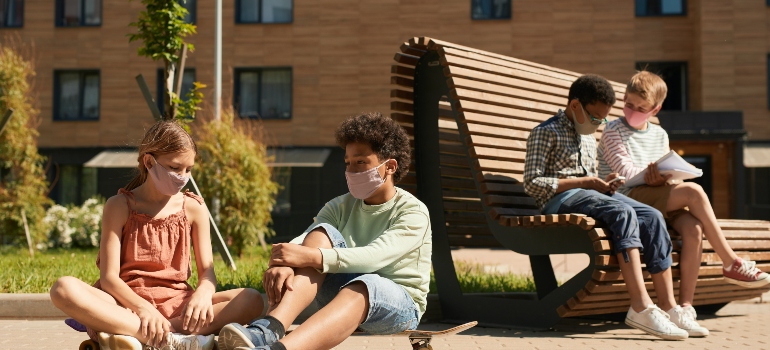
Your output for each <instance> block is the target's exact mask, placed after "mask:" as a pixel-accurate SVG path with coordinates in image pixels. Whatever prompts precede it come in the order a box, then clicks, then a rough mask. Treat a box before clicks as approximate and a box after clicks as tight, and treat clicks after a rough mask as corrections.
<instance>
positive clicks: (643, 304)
mask: <svg viewBox="0 0 770 350" xmlns="http://www.w3.org/2000/svg"><path fill="white" fill-rule="evenodd" d="M626 252H627V253H628V257H629V259H628V260H629V262H626V261H625V260H624V259H623V254H622V253H621V254H618V264H619V265H620V272H621V273H622V274H623V280H624V281H625V282H626V289H628V295H630V296H631V307H632V308H633V309H634V311H636V312H641V311H642V310H644V309H646V308H647V305H650V304H652V299H650V295H649V294H647V288H645V286H644V277H643V276H642V262H641V259H640V257H639V249H638V248H629V249H627V250H626Z"/></svg>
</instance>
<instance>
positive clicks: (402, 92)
mask: <svg viewBox="0 0 770 350" xmlns="http://www.w3.org/2000/svg"><path fill="white" fill-rule="evenodd" d="M401 51H402V52H400V53H397V54H396V56H395V60H396V62H397V64H396V65H394V66H393V67H392V69H391V72H392V77H391V83H392V84H393V85H394V89H393V90H392V91H391V97H392V98H393V100H392V102H391V110H392V114H391V116H392V118H394V119H395V120H397V121H399V122H400V123H401V124H402V125H403V126H404V127H405V128H406V129H407V131H408V132H409V133H410V134H412V135H413V134H414V94H413V85H414V73H415V66H416V65H417V63H418V61H419V59H420V57H422V56H423V55H424V54H425V53H427V52H435V53H436V54H437V55H438V58H439V59H438V62H437V63H436V64H440V65H441V67H442V68H443V72H444V76H445V77H446V79H447V86H448V89H449V90H448V91H449V96H446V97H447V98H446V99H443V100H442V101H441V102H440V103H439V108H440V112H439V129H440V131H439V138H440V140H441V141H440V142H441V144H440V154H441V156H440V167H441V185H442V190H443V199H444V212H445V218H446V222H447V234H448V237H449V240H450V245H453V246H498V245H499V243H498V242H497V241H496V240H495V239H494V237H493V236H492V234H491V232H490V230H489V227H488V225H487V217H486V215H490V216H491V218H492V219H493V220H498V219H499V218H500V217H501V216H531V215H538V214H539V211H538V209H537V207H536V206H535V202H534V199H532V198H531V197H529V196H527V195H526V194H525V193H524V188H523V185H522V181H523V172H524V155H525V151H526V141H527V137H528V136H529V133H530V131H531V130H532V128H533V127H535V126H536V125H538V124H539V123H541V122H543V121H545V120H546V119H548V118H550V117H552V116H553V115H554V114H556V112H557V111H558V110H559V109H563V108H564V106H566V104H567V95H568V92H569V87H570V85H571V84H572V82H573V81H574V80H575V79H577V78H578V77H579V76H580V75H581V74H579V73H575V72H570V71H566V70H562V69H558V68H554V67H549V66H545V65H542V64H537V63H533V62H528V61H524V60H520V59H516V58H512V57H507V56H502V55H498V54H494V53H490V52H486V51H481V50H476V49H473V48H469V47H465V46H460V45H456V44H452V43H448V42H444V41H440V40H436V39H430V38H424V37H421V38H413V39H411V40H410V41H409V42H406V43H404V44H403V45H401ZM610 83H611V84H612V85H613V87H614V88H615V91H616V98H617V100H618V102H617V103H616V104H615V105H614V106H613V108H612V111H611V112H610V118H609V119H610V120H614V119H616V118H617V117H619V116H621V115H622V113H623V112H622V108H623V102H622V101H621V99H622V97H623V92H624V91H625V85H624V84H620V83H617V82H610ZM450 101H451V103H454V104H455V105H454V106H452V105H451V103H450ZM453 107H454V113H453V110H452V108H453ZM455 115H456V119H455ZM652 122H654V123H658V121H657V118H653V120H652ZM458 128H459V129H458ZM460 135H463V136H460ZM461 137H464V138H465V140H463V139H461ZM596 137H597V140H598V139H599V138H600V137H601V130H600V131H598V132H597V133H596ZM463 141H465V142H464V143H463ZM466 145H467V148H468V149H467V150H466V149H465V148H466ZM468 157H470V158H471V163H470V164H471V167H473V169H468V164H469V163H468ZM414 170H415V167H412V168H411V171H410V174H409V176H408V177H407V179H406V180H405V181H404V182H403V183H402V184H401V186H402V187H404V188H406V189H407V190H411V191H415V190H416V173H415V171H414ZM471 170H472V171H471ZM473 174H475V179H476V180H477V181H478V187H477V185H476V182H474V175H473ZM480 200H483V201H484V204H485V205H484V206H485V207H487V208H490V209H491V210H490V211H489V212H488V213H485V212H484V211H483V209H482V206H481V203H480V202H479V201H480Z"/></svg>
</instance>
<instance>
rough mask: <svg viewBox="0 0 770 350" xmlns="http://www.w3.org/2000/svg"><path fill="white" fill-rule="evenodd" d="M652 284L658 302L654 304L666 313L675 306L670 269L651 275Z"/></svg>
mask: <svg viewBox="0 0 770 350" xmlns="http://www.w3.org/2000/svg"><path fill="white" fill-rule="evenodd" d="M651 276H652V284H653V286H655V294H656V295H657V297H658V298H657V299H658V302H657V303H656V304H657V305H658V307H659V308H661V310H663V311H668V310H671V309H673V308H674V307H675V306H676V298H674V282H673V281H672V280H671V268H670V267H669V268H667V269H665V270H663V271H661V272H658V273H654V274H651Z"/></svg>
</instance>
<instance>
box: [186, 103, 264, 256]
mask: <svg viewBox="0 0 770 350" xmlns="http://www.w3.org/2000/svg"><path fill="white" fill-rule="evenodd" d="M238 124H240V125H236V121H235V120H234V117H233V111H232V110H228V111H224V112H223V113H222V120H221V121H215V120H211V121H206V122H204V123H203V124H202V125H200V126H199V127H197V128H195V129H193V131H194V134H195V136H196V139H197V141H196V143H197V145H198V156H199V160H198V161H197V162H196V163H195V168H194V169H193V175H194V176H195V179H196V181H197V182H198V185H199V187H200V190H201V194H202V195H203V197H204V198H205V199H206V201H207V202H208V206H209V208H211V209H212V214H214V218H215V219H216V220H217V225H218V226H219V230H220V232H221V233H222V236H223V238H224V239H225V241H226V242H228V244H229V245H230V246H231V247H232V248H233V249H235V252H236V254H238V256H241V254H242V252H243V249H244V248H245V247H247V246H249V245H253V244H257V243H259V244H260V245H262V247H263V248H265V247H266V244H265V237H266V236H272V235H273V230H272V229H271V228H270V227H269V225H270V223H271V222H272V219H271V216H270V213H271V211H272V209H273V205H275V195H276V194H277V193H278V184H277V183H275V182H273V181H272V180H271V177H270V168H269V167H268V166H267V160H268V159H267V158H268V157H267V147H266V146H265V145H264V144H263V143H262V142H261V140H262V136H261V135H262V129H261V126H260V124H259V123H258V122H256V121H248V120H247V121H238ZM212 198H217V199H218V200H219V205H218V206H214V205H212V203H211V202H210V200H211V199H212ZM217 209H218V212H217Z"/></svg>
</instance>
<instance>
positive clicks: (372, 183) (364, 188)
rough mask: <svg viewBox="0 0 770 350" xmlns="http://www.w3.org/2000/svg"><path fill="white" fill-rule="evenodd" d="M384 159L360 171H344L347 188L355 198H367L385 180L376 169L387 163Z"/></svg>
mask: <svg viewBox="0 0 770 350" xmlns="http://www.w3.org/2000/svg"><path fill="white" fill-rule="evenodd" d="M387 162H388V161H387V160H386V161H385V162H383V163H382V164H380V165H378V166H376V167H374V168H371V169H369V170H366V171H362V172H360V173H351V172H349V171H346V172H345V179H347V180H348V190H350V194H351V195H353V197H355V198H357V199H367V198H369V196H371V195H372V193H374V191H377V189H378V188H380V186H382V184H384V183H385V180H384V179H383V178H382V176H380V172H379V171H377V169H379V168H380V167H381V166H382V165H383V164H385V163H387Z"/></svg>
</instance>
